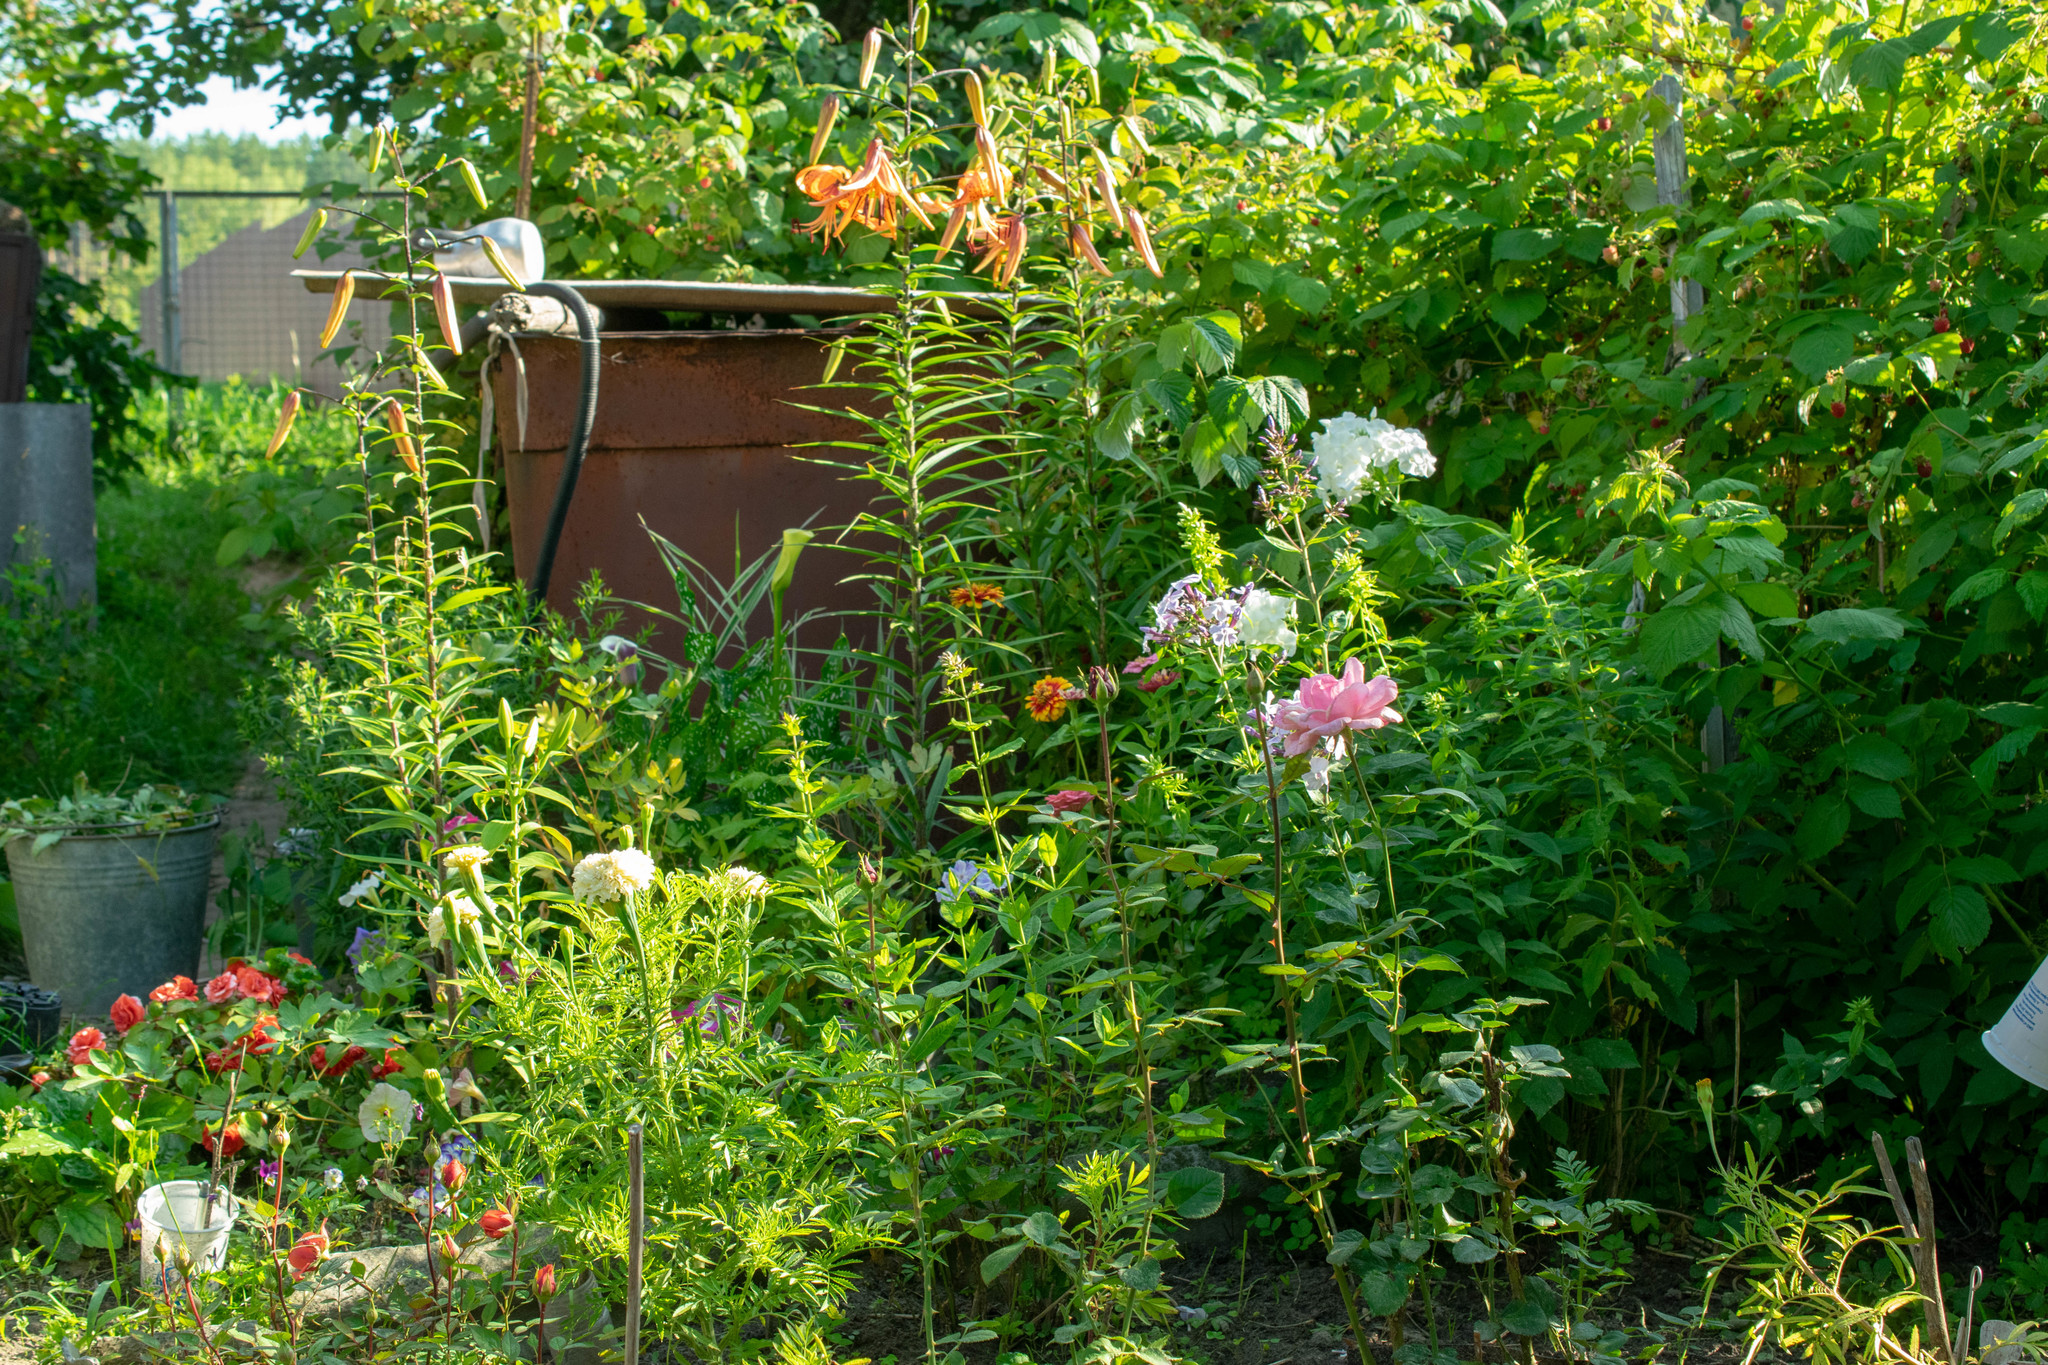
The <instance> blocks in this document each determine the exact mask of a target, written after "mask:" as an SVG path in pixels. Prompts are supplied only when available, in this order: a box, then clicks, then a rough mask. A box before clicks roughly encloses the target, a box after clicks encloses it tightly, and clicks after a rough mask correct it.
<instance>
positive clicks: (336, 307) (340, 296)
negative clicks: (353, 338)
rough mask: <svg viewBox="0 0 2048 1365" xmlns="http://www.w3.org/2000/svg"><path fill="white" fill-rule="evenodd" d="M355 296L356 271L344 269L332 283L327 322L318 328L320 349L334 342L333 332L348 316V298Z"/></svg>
mask: <svg viewBox="0 0 2048 1365" xmlns="http://www.w3.org/2000/svg"><path fill="white" fill-rule="evenodd" d="M355 296H356V272H355V271H353V270H344V271H342V272H341V278H340V279H339V280H338V281H336V282H335V285H334V302H333V303H330V304H329V305H327V323H326V325H325V326H323V327H322V328H321V329H320V349H321V350H323V351H324V350H326V349H327V348H328V347H329V346H332V345H333V344H334V336H335V333H337V332H339V331H340V330H341V324H342V323H343V322H344V321H346V320H347V318H348V305H349V300H351V299H353V298H354V297H355Z"/></svg>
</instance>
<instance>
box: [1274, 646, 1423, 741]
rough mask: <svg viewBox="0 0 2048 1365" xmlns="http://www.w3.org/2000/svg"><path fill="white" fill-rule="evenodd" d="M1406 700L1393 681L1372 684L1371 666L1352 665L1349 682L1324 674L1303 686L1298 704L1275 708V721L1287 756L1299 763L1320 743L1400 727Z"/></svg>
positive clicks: (1297, 694)
mask: <svg viewBox="0 0 2048 1365" xmlns="http://www.w3.org/2000/svg"><path fill="white" fill-rule="evenodd" d="M1400 694H1401V688H1400V685H1399V684H1397V683H1396V682H1395V681H1394V680H1393V679H1392V678H1389V677H1387V676H1386V675H1385V674H1381V675H1380V676H1379V677H1377V678H1374V679H1372V680H1371V681H1369V682H1368V681H1367V680H1366V676H1365V666H1364V665H1363V664H1361V663H1359V662H1358V660H1356V659H1346V660H1345V661H1344V673H1343V676H1341V677H1334V678H1333V677H1331V676H1330V675H1329V674H1328V673H1318V674H1316V675H1315V676H1314V677H1313V678H1310V679H1309V680H1308V681H1306V682H1304V683H1303V684H1302V685H1301V687H1300V688H1299V689H1298V690H1297V691H1296V692H1295V694H1294V697H1293V699H1292V700H1289V701H1283V702H1281V703H1280V704H1279V705H1277V706H1275V707H1274V708H1273V711H1272V717H1271V720H1272V724H1273V728H1274V730H1275V731H1276V732H1278V734H1279V735H1280V737H1281V739H1282V740H1283V746H1282V749H1281V752H1283V753H1284V754H1286V755H1287V757H1289V758H1299V757H1300V756H1301V755H1303V754H1305V753H1307V752H1308V751H1309V750H1311V749H1313V748H1315V747H1316V743H1317V742H1318V741H1319V740H1324V739H1331V738H1334V737H1335V736H1337V735H1341V734H1343V733H1344V732H1346V731H1347V730H1377V729H1379V728H1380V727H1381V726H1383V725H1398V724H1399V723H1400V721H1401V713H1400V712H1399V711H1396V710H1395V709H1394V698H1395V697H1397V696H1399V695H1400Z"/></svg>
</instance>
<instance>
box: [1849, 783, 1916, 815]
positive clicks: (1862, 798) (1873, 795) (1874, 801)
mask: <svg viewBox="0 0 2048 1365" xmlns="http://www.w3.org/2000/svg"><path fill="white" fill-rule="evenodd" d="M1843 785H1844V788H1845V789H1846V790H1847V791H1848V793H1849V799H1850V800H1851V801H1853V802H1855V803H1856V809H1858V810H1860V811H1862V812H1863V813H1864V814H1865V815H1874V816H1876V817H1877V818H1878V819H1880V820H1898V819H1901V818H1903V817H1904V815H1905V814H1906V810H1905V807H1904V806H1903V805H1901V804H1900V802H1899V793H1898V789H1897V788H1896V787H1894V786H1892V785H1891V783H1889V782H1880V781H1878V780H1877V779H1876V778H1874V777H1865V776H1864V775H1863V774H1862V773H1852V774H1850V776H1849V778H1848V780H1847V781H1846V782H1845V783H1844V784H1843Z"/></svg>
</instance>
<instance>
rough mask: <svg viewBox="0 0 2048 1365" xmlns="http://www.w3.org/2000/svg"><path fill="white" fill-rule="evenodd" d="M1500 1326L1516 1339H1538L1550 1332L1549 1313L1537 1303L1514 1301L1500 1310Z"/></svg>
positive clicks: (1522, 1300)
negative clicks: (1511, 1333)
mask: <svg viewBox="0 0 2048 1365" xmlns="http://www.w3.org/2000/svg"><path fill="white" fill-rule="evenodd" d="M1500 1325H1501V1326H1503V1327H1505V1328H1507V1329H1508V1330H1509V1331H1510V1332H1513V1333H1514V1334H1515V1335H1516V1336H1518V1337H1540V1336H1542V1335H1543V1334H1544V1333H1546V1332H1548V1331H1549V1330H1550V1313H1549V1311H1548V1310H1547V1309H1545V1308H1544V1307H1543V1305H1541V1304H1539V1303H1534V1302H1532V1301H1530V1300H1528V1299H1516V1300H1514V1301H1513V1302H1511V1303H1509V1304H1508V1306H1507V1307H1506V1308H1504V1309H1502V1310H1501V1315H1500Z"/></svg>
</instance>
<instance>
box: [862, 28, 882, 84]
mask: <svg viewBox="0 0 2048 1365" xmlns="http://www.w3.org/2000/svg"><path fill="white" fill-rule="evenodd" d="M881 59H882V30H880V29H878V28H871V29H869V30H868V36H867V38H866V40H865V41H863V42H862V43H861V47H860V80H859V81H858V82H857V84H858V85H859V86H860V88H861V89H863V90H865V89H867V88H868V82H869V81H871V80H873V79H874V78H875V63H876V62H878V61H880V60H881Z"/></svg>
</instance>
